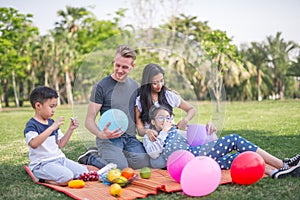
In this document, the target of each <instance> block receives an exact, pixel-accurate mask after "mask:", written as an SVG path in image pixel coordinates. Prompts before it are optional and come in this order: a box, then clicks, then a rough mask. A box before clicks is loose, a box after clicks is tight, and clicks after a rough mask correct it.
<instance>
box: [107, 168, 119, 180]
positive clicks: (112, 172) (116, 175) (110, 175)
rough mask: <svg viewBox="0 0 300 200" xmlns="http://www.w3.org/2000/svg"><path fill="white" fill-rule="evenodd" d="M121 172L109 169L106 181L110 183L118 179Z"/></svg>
mask: <svg viewBox="0 0 300 200" xmlns="http://www.w3.org/2000/svg"><path fill="white" fill-rule="evenodd" d="M120 176H121V171H120V169H111V170H109V172H108V174H107V179H108V181H110V182H113V180H114V179H117V178H120Z"/></svg>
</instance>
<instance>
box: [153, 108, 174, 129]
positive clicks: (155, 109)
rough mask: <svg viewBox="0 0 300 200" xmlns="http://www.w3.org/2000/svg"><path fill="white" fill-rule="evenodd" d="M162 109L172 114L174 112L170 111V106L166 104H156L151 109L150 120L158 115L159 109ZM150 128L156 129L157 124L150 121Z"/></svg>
mask: <svg viewBox="0 0 300 200" xmlns="http://www.w3.org/2000/svg"><path fill="white" fill-rule="evenodd" d="M160 110H166V111H168V113H169V114H170V115H171V114H172V112H171V111H170V109H169V108H168V107H166V106H161V105H159V106H156V105H153V106H151V107H150V109H149V118H150V120H154V119H155V117H156V115H157V113H158V111H160ZM150 129H155V126H154V125H153V124H152V123H150Z"/></svg>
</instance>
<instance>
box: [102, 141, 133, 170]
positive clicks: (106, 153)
mask: <svg viewBox="0 0 300 200" xmlns="http://www.w3.org/2000/svg"><path fill="white" fill-rule="evenodd" d="M123 140H124V139H123V136H121V137H119V138H116V139H109V140H101V139H98V138H97V141H96V143H97V147H98V150H99V153H98V154H99V156H100V158H101V159H103V160H104V161H106V162H107V163H114V164H116V165H117V167H118V168H119V169H123V168H125V167H128V162H127V159H126V157H125V155H124V153H123V148H124V145H123Z"/></svg>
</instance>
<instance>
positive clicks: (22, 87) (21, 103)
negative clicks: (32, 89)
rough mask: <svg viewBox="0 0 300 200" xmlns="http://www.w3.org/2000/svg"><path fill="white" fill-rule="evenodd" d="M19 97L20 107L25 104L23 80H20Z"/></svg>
mask: <svg viewBox="0 0 300 200" xmlns="http://www.w3.org/2000/svg"><path fill="white" fill-rule="evenodd" d="M18 82H19V95H20V107H22V106H23V104H24V83H23V80H21V79H20V80H19V81H18Z"/></svg>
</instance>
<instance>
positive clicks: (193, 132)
mask: <svg viewBox="0 0 300 200" xmlns="http://www.w3.org/2000/svg"><path fill="white" fill-rule="evenodd" d="M186 134H187V141H188V143H189V145H190V146H192V147H194V146H199V145H201V144H204V142H205V140H206V137H207V131H206V126H204V125H201V124H189V125H188V127H187V133H186Z"/></svg>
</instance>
